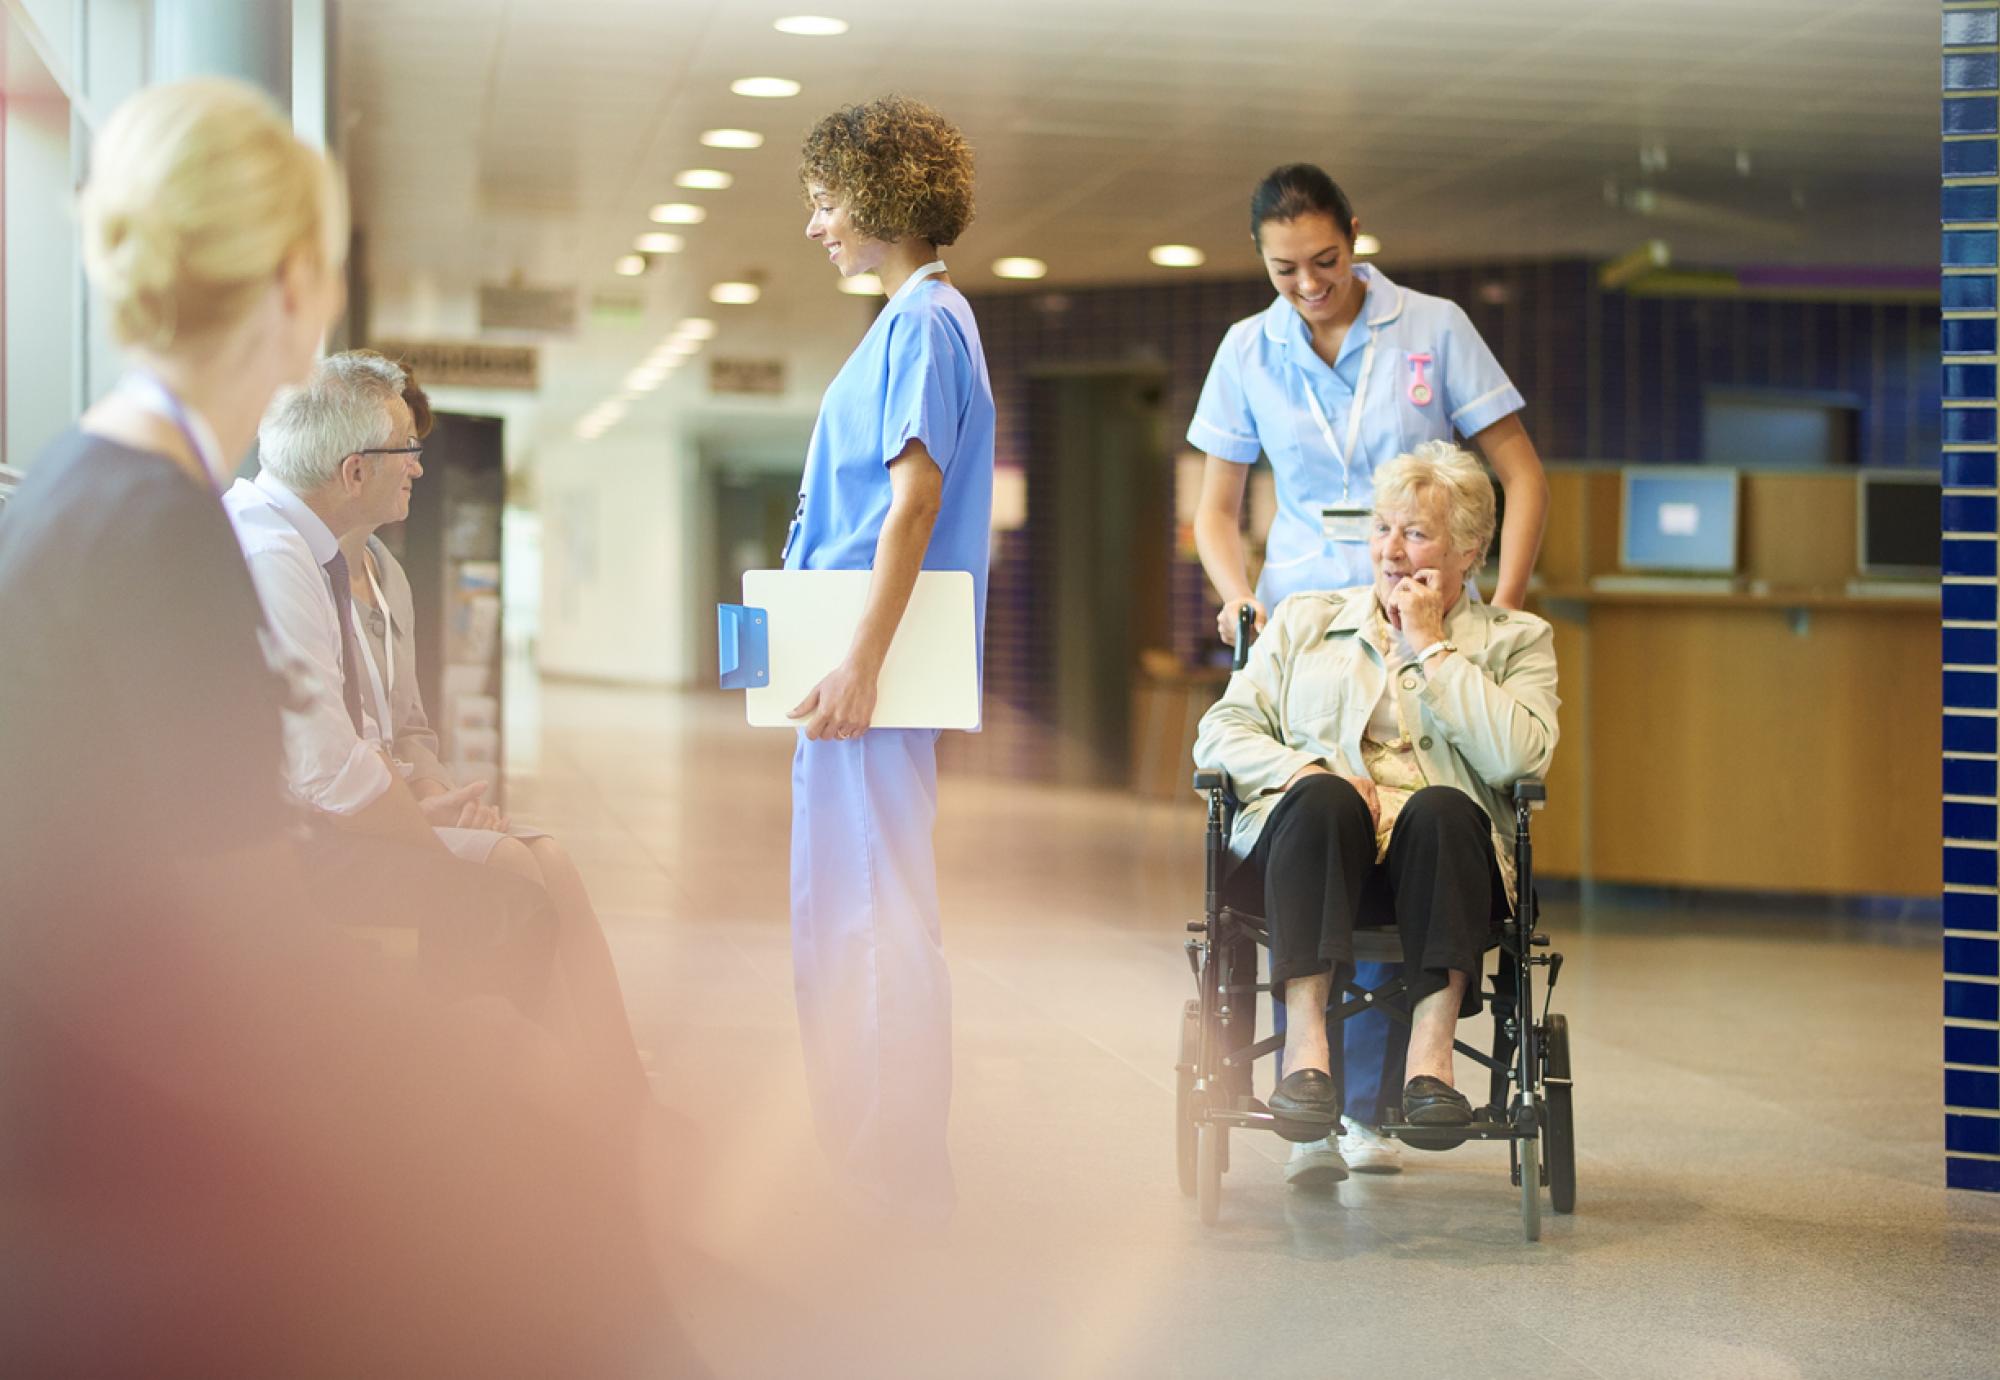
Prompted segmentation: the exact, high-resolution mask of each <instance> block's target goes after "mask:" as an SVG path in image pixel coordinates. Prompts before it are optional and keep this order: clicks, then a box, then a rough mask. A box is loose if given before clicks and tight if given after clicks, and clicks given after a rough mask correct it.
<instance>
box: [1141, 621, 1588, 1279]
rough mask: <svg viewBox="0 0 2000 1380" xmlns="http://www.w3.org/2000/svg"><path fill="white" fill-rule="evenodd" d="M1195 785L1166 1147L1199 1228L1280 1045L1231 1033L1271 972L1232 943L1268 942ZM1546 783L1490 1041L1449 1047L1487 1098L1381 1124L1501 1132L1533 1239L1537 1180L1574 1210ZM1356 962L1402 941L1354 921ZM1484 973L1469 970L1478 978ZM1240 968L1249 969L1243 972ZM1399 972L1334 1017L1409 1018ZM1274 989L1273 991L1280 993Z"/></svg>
mask: <svg viewBox="0 0 2000 1380" xmlns="http://www.w3.org/2000/svg"><path fill="white" fill-rule="evenodd" d="M1251 636H1252V630H1251V626H1250V617H1249V610H1247V609H1246V610H1245V618H1244V621H1243V624H1242V626H1241V627H1240V628H1239V629H1238V634H1237V641H1236V646H1237V652H1236V667H1237V669H1239V670H1240V669H1242V666H1243V663H1244V661H1245V659H1246V656H1247V652H1248V648H1249V645H1250V638H1251ZM1194 788H1195V790H1196V791H1198V792H1202V793H1204V794H1206V796H1207V797H1208V826H1207V838H1206V848H1207V862H1208V868H1207V887H1206V905H1205V914H1204V916H1203V918H1202V919H1200V920H1198V921H1193V922H1191V923H1189V925H1188V927H1187V928H1188V931H1189V935H1190V937H1189V938H1188V940H1187V941H1186V949H1187V957H1188V965H1189V967H1190V968H1191V969H1192V970H1193V972H1194V979H1195V991H1196V995H1195V996H1194V998H1192V999H1191V1000H1189V1001H1188V1002H1187V1004H1186V1005H1185V1006H1184V1007H1183V1008H1182V1011H1181V1023H1180V1059H1179V1062H1178V1063H1177V1064H1176V1065H1175V1072H1176V1079H1175V1098H1174V1103H1175V1107H1174V1120H1175V1127H1174V1131H1175V1134H1174V1148H1175V1159H1176V1167H1177V1169H1178V1171H1179V1177H1180V1186H1181V1192H1182V1193H1184V1194H1186V1195H1187V1196H1189V1197H1192V1198H1194V1199H1195V1200H1196V1203H1197V1206H1198V1208H1199V1212H1200V1216H1201V1221H1202V1224H1203V1225H1204V1226H1213V1225H1214V1224H1215V1222H1216V1220H1217V1219H1218V1217H1219V1216H1220V1214H1221V1208H1222V1176H1223V1174H1224V1172H1225V1171H1227V1170H1228V1168H1229V1133H1230V1131H1231V1130H1236V1129H1244V1130H1266V1131H1276V1130H1277V1129H1278V1118H1277V1117H1276V1116H1275V1115H1273V1114H1272V1112H1271V1111H1270V1109H1269V1108H1267V1107H1265V1106H1264V1105H1263V1104H1262V1103H1261V1102H1259V1101H1258V1100H1257V1099H1256V1098H1254V1097H1252V1096H1250V1095H1249V1092H1248V1088H1249V1084H1250V1068H1251V1066H1252V1064H1253V1063H1254V1061H1255V1060H1257V1059H1260V1058H1262V1057H1263V1056H1265V1055H1267V1054H1272V1053H1275V1052H1276V1051H1278V1050H1279V1049H1280V1048H1282V1047H1283V1045H1284V1040H1285V1037H1284V1036H1283V1035H1273V1036H1271V1037H1270V1038H1268V1039H1265V1040H1260V1041H1257V1042H1256V1043H1254V1044H1249V1045H1247V1046H1246V1047H1244V1048H1235V1045H1236V1044H1237V1043H1238V1042H1237V1041H1234V1040H1232V1039H1231V1038H1230V1035H1231V1033H1232V1031H1233V1030H1234V1029H1235V1028H1237V1027H1238V1025H1239V1023H1241V1022H1246V1021H1247V1022H1253V1023H1254V1021H1255V1020H1256V1010H1257V994H1258V993H1260V992H1272V991H1273V989H1274V987H1275V984H1272V983H1268V982H1263V983H1260V982H1258V981H1257V970H1256V962H1255V958H1254V954H1255V949H1250V950H1249V952H1250V953H1251V954H1252V955H1253V958H1252V960H1251V965H1250V971H1249V972H1248V973H1247V974H1242V973H1238V972H1236V971H1234V967H1235V962H1236V960H1235V955H1236V954H1238V953H1239V952H1241V951H1243V950H1244V949H1245V948H1247V947H1248V945H1247V942H1246V941H1255V943H1256V944H1257V945H1259V946H1262V947H1264V948H1269V947H1270V934H1269V931H1268V929H1267V927H1266V925H1265V922H1264V917H1263V916H1261V915H1258V914H1256V913H1255V912H1254V911H1252V910H1250V909H1248V908H1246V907H1245V906H1243V905H1241V904H1239V903H1238V898H1237V897H1235V896H1233V895H1231V894H1230V889H1229V887H1228V886H1227V885H1226V884H1225V879H1226V878H1227V876H1228V872H1229V868H1230V865H1231V862H1232V859H1231V856H1230V852H1229V835H1230V828H1231V825H1232V824H1233V823H1234V822H1235V816H1236V810H1237V807H1238V802H1237V799H1236V797H1235V794H1234V793H1233V792H1232V791H1231V789H1230V784H1229V782H1228V780H1227V779H1226V778H1225V777H1224V776H1223V774H1222V773H1221V772H1219V771H1197V772H1196V773H1195V774H1194ZM1546 799H1547V791H1546V789H1545V787H1544V786H1543V783H1542V782H1541V781H1539V780H1536V779H1533V778H1527V779H1523V780H1520V781H1517V782H1515V783H1514V789H1513V801H1514V828H1515V834H1514V864H1515V871H1516V887H1515V891H1516V895H1517V896H1518V897H1519V901H1518V903H1517V904H1516V905H1515V907H1514V913H1513V914H1512V915H1509V916H1506V917H1504V918H1503V919H1501V920H1499V921H1497V922H1496V923H1495V925H1494V926H1493V929H1492V932H1491V933H1490V934H1489V935H1488V938H1487V948H1488V950H1489V951H1497V952H1498V954H1499V961H1498V964H1497V969H1498V971H1497V972H1496V973H1495V974H1494V975H1493V979H1492V983H1493V985H1492V989H1491V993H1490V995H1489V996H1488V998H1487V1000H1489V1001H1490V1002H1491V1003H1492V1008H1493V1051H1492V1053H1491V1054H1486V1053H1482V1052H1480V1051H1479V1050H1476V1049H1474V1048H1472V1047H1471V1046H1469V1045H1467V1044H1465V1043H1464V1042H1463V1041H1454V1042H1453V1045H1454V1048H1455V1049H1456V1050H1457V1051H1458V1052H1459V1053H1460V1054H1463V1055H1465V1056H1466V1057H1468V1058H1470V1059H1472V1060H1473V1061H1474V1062H1476V1063H1478V1064H1480V1065H1482V1066H1484V1067H1485V1068H1486V1069H1487V1071H1488V1072H1489V1073H1490V1075H1491V1086H1490V1094H1489V1100H1488V1102H1487V1104H1486V1105H1485V1106H1484V1107H1479V1108H1476V1109H1475V1111H1474V1113H1473V1121H1472V1124H1471V1125H1470V1126H1456V1127H1449V1128H1443V1127H1437V1126H1411V1125H1406V1124H1401V1123H1396V1122H1391V1123H1390V1124H1387V1125H1384V1126H1382V1127H1381V1128H1380V1130H1381V1132H1382V1134H1383V1135H1385V1136H1389V1137H1393V1138H1395V1139H1398V1140H1401V1141H1402V1142H1403V1143H1405V1144H1407V1145H1409V1146H1411V1147H1412V1148H1415V1149H1423V1150H1449V1149H1453V1148H1456V1147H1457V1146H1459V1145H1462V1144H1464V1143H1465V1142H1466V1141H1471V1140H1480V1141H1493V1140H1504V1141H1506V1142H1507V1147H1508V1165H1509V1172H1510V1175H1511V1178H1512V1182H1513V1184H1514V1185H1515V1186H1516V1187H1517V1188H1518V1189H1519V1191H1520V1200H1521V1228H1522V1231H1523V1234H1524V1235H1525V1236H1526V1238H1527V1240H1529V1241H1539V1240H1540V1239H1541V1232H1542V1191H1543V1190H1544V1189H1547V1190H1548V1199H1549V1205H1550V1207H1552V1208H1553V1209H1554V1210H1555V1211H1556V1212H1557V1213H1559V1214H1564V1215H1567V1214H1568V1213H1570V1212H1573V1211H1574V1210H1575V1208H1576V1122H1575V1116H1574V1113H1573V1110H1572V1107H1571V1101H1570V1095H1571V1081H1570V1054H1569V1023H1568V1021H1567V1020H1566V1019H1565V1018H1564V1017H1563V1016H1562V1015H1561V1014H1559V1013H1555V1012H1552V1011H1550V1010H1549V998H1550V996H1551V995H1552V994H1553V993H1554V990H1555V985H1556V980H1557V978H1558V977H1559V976H1560V975H1561V973H1562V963H1563V956H1562V955H1561V954H1560V953H1556V952H1554V951H1553V950H1551V949H1550V947H1549V936H1548V935H1546V934H1543V933H1540V932H1538V931H1537V929H1536V928H1535V924H1536V919H1537V910H1538V907H1537V904H1536V900H1535V892H1534V850H1533V847H1532V844H1531V841H1530V838H1529V829H1528V825H1529V818H1530V816H1531V815H1532V814H1533V812H1534V811H1535V810H1537V809H1539V808H1541V806H1542V805H1543V803H1544V802H1545V801H1546ZM1354 958H1355V962H1357V963H1394V964H1400V963H1402V961H1403V951H1402V943H1401V940H1400V938H1399V937H1398V935H1397V933H1396V931H1395V930H1394V929H1370V928H1357V929H1356V930H1355V932H1354ZM1536 969H1545V970H1546V971H1547V974H1548V976H1547V980H1546V982H1545V983H1544V984H1543V1008H1542V1009H1543V1014H1542V1017H1541V1019H1540V1020H1536V1019H1535V981H1534V974H1535V970H1536ZM1479 977H1480V975H1478V974H1475V980H1479ZM1246 979H1247V980H1246ZM1404 990H1405V984H1404V981H1403V979H1402V978H1401V977H1396V978H1393V979H1391V980H1390V981H1389V982H1387V983H1384V984H1383V985H1381V986H1379V987H1376V988H1372V989H1370V988H1366V987H1363V986H1361V985H1360V984H1358V983H1356V982H1354V981H1352V980H1351V979H1350V980H1349V981H1348V982H1347V984H1346V987H1345V990H1344V992H1339V993H1336V994H1335V999H1336V1001H1337V1002H1338V1005H1336V1006H1329V1007H1328V1016H1329V1017H1332V1018H1337V1019H1340V1020H1346V1019H1348V1018H1349V1017H1351V1016H1355V1015H1358V1014H1359V1013H1360V1012H1362V1011H1365V1010H1368V1009H1370V1008H1372V1007H1381V1008H1382V1009H1383V1010H1384V1011H1385V1012H1386V1013H1387V1015H1388V1016H1389V1018H1390V1019H1392V1020H1395V1021H1398V1022H1400V1023H1401V1024H1403V1025H1405V1026H1407V1025H1408V1024H1409V1021H1410V1017H1409V1012H1408V1009H1407V1006H1408V1004H1407V1002H1405V1001H1403V1000H1402V998H1403V995H1404ZM1274 1000H1275V997H1274Z"/></svg>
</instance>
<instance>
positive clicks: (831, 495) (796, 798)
mask: <svg viewBox="0 0 2000 1380" xmlns="http://www.w3.org/2000/svg"><path fill="white" fill-rule="evenodd" d="M799 176H800V180H801V182H802V183H803V185H804V189H805V192H806V196H807V199H808V200H809V201H810V203H811V206H812V216H811V219H810V220H808V221H807V223H806V235H807V237H808V238H810V239H812V240H813V241H814V242H815V243H817V244H818V245H819V246H820V247H821V248H823V249H824V250H825V251H826V255H827V259H828V261H829V262H830V263H832V265H833V267H834V268H835V270H836V271H838V272H839V273H840V274H841V276H842V277H853V276H855V275H857V274H863V273H872V274H875V275H876V276H877V277H878V278H880V279H881V282H882V289H883V291H884V292H885V293H886V294H887V296H888V302H887V304H886V305H885V306H884V307H883V308H882V310H881V312H880V314H878V315H877V316H876V318H875V321H874V324H873V325H871V326H870V327H869V328H868V332H867V334H866V335H864V336H863V337H862V338H861V343H860V344H859V345H858V346H856V347H855V350H854V353H853V354H852V355H851V356H850V357H849V358H848V360H847V363H846V364H845V365H844V366H843V367H842V368H841V370H840V373H839V374H838V375H837V376H836V377H835V378H834V381H833V384H832V386H831V387H829V388H828V389H827V391H826V397H825V399H824V400H823V401H822V402H821V404H820V413H819V421H818V424H817V425H816V426H815V427H814V429H813V437H812V445H811V449H810V450H809V451H808V452H807V456H806V469H805V480H804V485H803V488H802V489H801V491H800V494H799V511H798V517H797V519H796V520H795V521H794V522H793V524H792V530H791V534H790V536H789V537H788V538H787V540H786V544H785V568H786V569H787V570H872V571H873V572H874V579H873V580H872V581H871V582H870V585H869V592H868V601H867V605H866V608H865V611H864V612H863V614H862V618H861V622H860V625H859V627H858V628H857V630H856V632H855V635H854V641H853V644H852V646H851V647H850V648H849V650H848V654H847V657H846V659H845V660H844V661H842V662H841V664H840V665H839V666H837V667H836V668H835V669H834V670H833V671H832V672H831V673H830V674H828V675H827V677H826V678H825V679H824V680H822V681H821V682H820V683H819V685H818V686H816V687H815V688H814V689H813V690H812V692H811V693H810V694H808V695H807V696H806V698H805V700H804V701H803V702H802V703H800V704H799V705H798V706H797V707H796V708H795V709H794V710H793V711H792V717H793V718H794V719H797V720H799V721H800V730H799V741H798V749H797V752H796V754H795V756H794V757H793V760H792V963H793V974H794V981H795V984H796V987H797V991H798V1003H799V1029H800V1034H801V1035H802V1037H803V1039H804V1044H805V1059H806V1076H807V1083H808V1085H809V1087H810V1089H811V1094H812V1103H813V1114H814V1119H815V1122H816V1125H817V1127H818V1130H819V1138H820V1142H821V1144H822V1146H823V1147H824V1148H825V1150H826V1152H827V1154H828V1156H829V1157H830V1158H831V1159H832V1161H833V1162H834V1165H835V1167H836V1169H837V1170H839V1171H840V1173H841V1175H842V1177H843V1179H844V1180H845V1181H846V1182H847V1183H848V1184H849V1185H850V1186H851V1187H852V1188H854V1189H855V1190H857V1192H858V1194H859V1196H860V1198H861V1199H862V1201H863V1203H864V1205H866V1206H868V1207H871V1208H875V1209H879V1210H881V1211H883V1212H885V1213H887V1214H889V1215H892V1216H895V1217H900V1218H905V1219H910V1220H914V1221H917V1222H926V1223H935V1222H941V1221H942V1220H944V1219H945V1218H946V1217H947V1216H948V1215H949V1214H950V1212H951V1208H952V1204H953V1201H954V1191H953V1186H952V1175H951V1160H950V1157H949V1155H948V1153H947V1151H946V1147H945V1125H946V1120H947V1117H948V1113H949V1110H950V1103H951V980H950V975H949V974H948V972H947V971H946V968H945V961H944V949H943V945H942V941H941V937H940V932H939V925H938V897H937V867H936V861H935V858H934V856H933V850H932V843H931V831H932V826H933V824H934V822H935V819H936V814H937V737H938V735H937V731H936V730H934V729H883V728H870V727H869V723H870V720H871V718H872V717H873V714H874V710H875V693H876V681H877V678H878V676H879V674H880V672H881V669H882V661H883V658H884V657H885V656H886V655H887V653H888V650H889V645H890V642H891V641H892V640H893V639H894V637H895V635H896V627H897V625H898V623H900V622H901V621H902V617H903V612H904V610H905V608H906V607H907V606H908V604H909V599H910V592H911V590H912V588H913V587H914V586H915V584H916V579H917V572H918V571H920V570H963V571H967V572H969V573H970V574H971V576H972V581H973V590H974V600H975V607H976V609H977V611H978V619H979V625H980V632H981V637H982V640H983V637H984V627H985V610H986V565H987V547H988V531H989V528H990V524H991V514H992V506H993V389H992V385H991V383H990V382H989V380H988V378H987V374H986V359H985V355H984V354H983V353H982V352H981V349H980V344H979V328H978V326H977V325H976V324H975V323H974V321H973V318H972V308H971V307H970V305H968V304H967V302H966V300H965V297H964V295H963V294H961V293H960V292H959V290H958V289H957V288H956V287H954V286H953V285H952V282H951V278H950V275H949V274H948V273H947V272H946V269H945V266H944V263H943V262H942V261H941V260H940V259H939V258H938V250H939V249H941V248H943V247H944V246H946V245H949V244H951V243H952V242H953V241H955V240H956V239H957V238H958V237H959V235H960V234H961V233H963V232H964V230H965V227H966V224H967V222H969V221H970V220H971V219H972V152H971V149H970V148H969V147H968V146H967V144H966V142H965V138H964V136H963V135H961V134H960V133H959V131H958V130H957V128H955V127H954V126H953V125H952V124H951V123H950V121H948V120H946V119H945V118H944V117H943V116H942V115H940V114H938V113H937V111H935V110H932V109H931V108H929V107H928V106H925V105H922V104H920V103H918V102H916V101H911V100H904V99H902V98H899V97H888V98H885V99H882V100H877V101H872V102H870V103H868V104H866V105H859V106H849V107H847V108H846V109H843V110H839V111H836V112H835V113H833V114H831V115H829V116H827V117H826V118H825V119H823V120H821V121H820V122H819V123H818V124H817V125H816V126H814V127H813V130H812V132H811V133H810V134H809V135H808V136H807V138H806V143H805V149H804V154H803V158H802V160H801V165H800V169H799Z"/></svg>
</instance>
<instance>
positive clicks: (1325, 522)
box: [1319, 505, 1370, 541]
mask: <svg viewBox="0 0 2000 1380" xmlns="http://www.w3.org/2000/svg"><path fill="white" fill-rule="evenodd" d="M1369 511H1370V510H1369V509H1367V508H1353V507H1348V506H1346V505H1341V506H1338V507H1332V508H1322V509H1320V510H1319V532H1320V535H1321V536H1322V537H1325V538H1326V539H1327V540H1328V541H1367V540H1368V515H1369Z"/></svg>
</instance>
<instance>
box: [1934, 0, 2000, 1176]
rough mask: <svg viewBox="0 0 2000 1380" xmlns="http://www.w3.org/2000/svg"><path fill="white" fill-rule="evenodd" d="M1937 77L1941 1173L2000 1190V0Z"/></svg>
mask: <svg viewBox="0 0 2000 1380" xmlns="http://www.w3.org/2000/svg"><path fill="white" fill-rule="evenodd" d="M1940 85H1941V88H1942V92H1943V102H1942V109H1941V114H1940V119H1939V125H1938V127H1939V131H1940V138H1941V144H1942V156H1941V158H1940V166H1941V168H1942V171H1943V179H1944V186H1943V192H1942V195H1941V196H1940V198H1939V203H1938V206H1939V216H1940V220H1941V225H1942V239H1941V241H1940V245H1939V251H1938V258H1939V262H1940V264H1941V265H1942V267H1943V274H1944V277H1943V288H1942V292H1941V299H1942V301H1943V306H1944V320H1943V327H1942V332H1941V339H1940V347H1941V358H1942V362H1943V369H1942V371H1941V374H1940V378H1941V386H1942V392H1943V408H1944V413H1943V415H1944V422H1943V426H1942V428H1941V434H1942V437H1943V448H1944V452H1943V453H1944V482H1945V496H1944V511H1943V514H1942V521H1943V527H1944V533H1945V543H1944V570H1945V576H1944V580H1945V587H1944V632H1943V637H1942V639H1941V646H1942V649H1943V655H1944V772H1943V787H1944V874H1945V884H1944V891H1945V894H1944V1049H1943V1053H1944V1101H1945V1114H1944V1127H1945V1129H1944V1148H1945V1182H1946V1183H1947V1184H1949V1185H1950V1186H1951V1187H1953V1188H1972V1189H1982V1190H1985V1191H1987V1192H2000V875H1996V873H2000V867H1997V866H1996V862H2000V817H1996V816H2000V811H1996V808H1995V778H1996V775H2000V771H1996V761H2000V758H1996V746H2000V744H1996V742H1995V706H1996V701H2000V694H1996V691H2000V675H1996V669H1995V663H1996V658H1995V642H1996V637H1995V617H1994V614H1995V603H1996V598H1995V570H1996V568H2000V561H1996V556H2000V545H1996V530H2000V524H1996V521H1995V517H1996V514H1995V508H1996V503H1995V487H1994V484H1995V470H1996V468H2000V466H1996V463H1995V457H1996V450H2000V445H1996V436H2000V369H1996V367H1995V366H1996V364H2000V355H1997V354H1996V351H2000V317H1996V314H1995V305H1996V302H2000V268H1996V260H2000V253H1996V250H1997V249H2000V245H1996V240H2000V228H1997V227H1996V217H2000V205H1996V197H2000V182H1996V175H2000V135H1997V134H1996V131H2000V97H1996V88H2000V5H1996V4H1995V3H1992V0H1984V2H1983V3H1978V4H1947V5H1945V6H1944V62H1943V66H1942V71H1941V82H1940Z"/></svg>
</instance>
